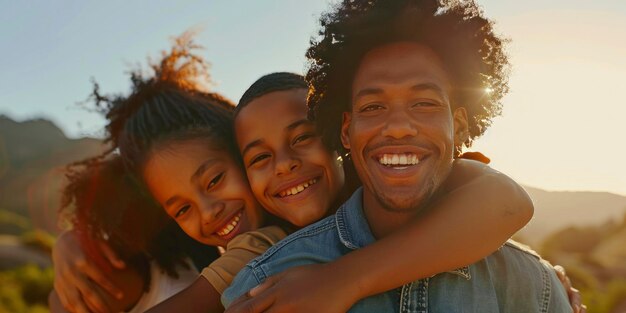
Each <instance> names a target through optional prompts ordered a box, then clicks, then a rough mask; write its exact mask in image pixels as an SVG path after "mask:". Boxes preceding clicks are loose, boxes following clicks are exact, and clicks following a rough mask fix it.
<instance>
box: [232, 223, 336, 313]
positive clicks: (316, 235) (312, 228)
mask: <svg viewBox="0 0 626 313" xmlns="http://www.w3.org/2000/svg"><path fill="white" fill-rule="evenodd" d="M336 233H337V231H336V226H335V219H334V217H333V216H331V217H327V218H325V219H323V220H321V221H319V222H317V223H314V224H312V225H309V226H307V227H305V228H303V229H300V230H299V231H297V232H295V233H293V234H291V235H289V236H287V237H286V238H284V239H283V240H281V241H279V242H278V243H277V244H275V245H274V246H272V247H270V248H269V249H268V250H267V251H266V252H265V253H264V254H263V255H261V256H260V257H258V258H256V259H254V260H252V261H250V263H248V265H246V266H244V267H243V269H242V270H241V271H240V272H239V273H238V274H237V276H236V277H235V279H234V280H233V282H232V284H231V285H230V287H229V288H227V289H226V290H225V291H224V293H223V294H222V304H223V305H224V307H228V306H229V305H230V304H231V303H232V302H233V301H234V300H235V299H237V298H239V297H240V296H241V295H243V294H244V293H246V292H247V291H248V290H250V289H252V288H253V287H255V286H256V285H258V284H260V283H261V282H263V281H264V280H265V279H266V278H267V277H269V276H271V275H274V274H277V273H279V272H282V271H284V270H286V269H288V268H290V267H294V266H298V265H304V264H311V263H322V262H328V261H330V260H331V257H330V256H329V255H328V253H321V252H320V250H321V247H322V246H327V243H328V242H329V241H332V238H333V237H337V235H336Z"/></svg>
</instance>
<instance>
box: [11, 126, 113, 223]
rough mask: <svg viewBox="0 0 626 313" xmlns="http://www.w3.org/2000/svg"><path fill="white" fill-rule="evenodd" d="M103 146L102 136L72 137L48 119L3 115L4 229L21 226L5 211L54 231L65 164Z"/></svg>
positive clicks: (89, 154)
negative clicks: (18, 120)
mask: <svg viewBox="0 0 626 313" xmlns="http://www.w3.org/2000/svg"><path fill="white" fill-rule="evenodd" d="M104 148H105V147H104V145H102V142H101V140H98V139H93V138H81V139H68V138H67V137H66V136H65V135H64V134H63V132H62V131H61V129H59V128H58V127H57V126H56V125H54V124H53V123H52V122H50V121H48V120H45V119H34V120H28V121H24V122H16V121H13V120H12V119H10V118H9V117H6V116H3V115H0V213H4V214H0V233H13V234H16V233H19V232H20V231H21V229H20V228H21V227H20V226H16V224H15V223H10V222H7V221H6V219H3V218H2V217H3V216H4V217H6V216H7V215H9V216H13V218H12V219H15V218H14V217H15V215H18V216H24V217H27V218H29V219H30V220H31V222H32V223H33V224H34V225H35V226H37V227H39V228H43V229H46V230H49V231H55V228H56V227H55V226H56V211H57V209H58V205H59V201H60V192H59V191H60V188H61V186H62V184H63V177H64V175H63V167H64V166H65V165H66V164H68V163H70V162H73V161H76V160H81V159H83V158H86V157H89V156H94V155H97V154H99V153H100V152H101V151H103V150H104ZM22 228H23V227H22Z"/></svg>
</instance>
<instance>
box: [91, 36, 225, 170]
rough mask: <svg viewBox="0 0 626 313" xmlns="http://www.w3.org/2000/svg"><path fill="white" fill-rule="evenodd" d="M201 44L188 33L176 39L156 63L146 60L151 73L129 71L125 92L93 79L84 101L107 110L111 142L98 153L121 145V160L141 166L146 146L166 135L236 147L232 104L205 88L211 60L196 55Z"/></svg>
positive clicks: (149, 148) (108, 139)
mask: <svg viewBox="0 0 626 313" xmlns="http://www.w3.org/2000/svg"><path fill="white" fill-rule="evenodd" d="M199 48H200V46H198V45H196V44H194V42H193V40H192V34H190V33H185V34H184V35H182V36H180V37H178V38H176V39H175V44H174V45H173V47H172V48H171V50H170V51H169V52H167V53H166V52H164V53H163V56H162V58H161V60H160V62H158V63H153V62H149V63H150V72H151V73H147V74H146V73H144V72H142V71H141V70H135V71H131V72H130V81H131V92H130V94H128V95H125V94H112V95H104V94H102V93H101V92H100V86H99V85H98V84H97V83H96V82H94V83H93V84H94V88H93V91H92V94H91V96H90V98H89V99H88V101H93V103H94V104H95V106H96V108H97V109H98V110H99V111H100V112H102V113H103V114H105V116H106V118H107V120H108V124H107V125H106V131H107V136H106V138H105V142H107V143H109V144H110V145H111V148H110V150H108V151H106V152H105V153H104V154H103V155H102V156H100V157H103V156H105V155H107V154H110V153H111V152H113V151H115V150H116V149H119V152H120V154H121V156H122V158H123V160H124V162H125V164H126V165H127V166H129V168H131V169H132V170H134V171H140V170H141V165H142V162H143V161H144V158H145V157H146V156H147V155H148V154H149V152H150V150H151V149H152V148H154V146H155V145H156V144H157V143H161V142H166V141H168V140H170V139H172V140H185V139H194V138H210V139H212V142H214V143H215V144H216V145H218V146H220V147H223V148H226V149H228V150H229V151H232V152H233V153H234V152H235V151H236V147H235V145H234V139H233V138H234V137H233V130H232V114H233V109H234V104H233V103H232V102H230V101H229V100H227V99H226V98H224V97H223V96H221V95H220V94H218V93H214V92H208V91H207V90H208V87H207V84H208V83H209V82H210V76H209V73H208V68H209V64H208V63H207V62H206V61H205V60H204V59H203V58H202V57H201V56H199V55H197V54H195V50H197V49H199ZM233 155H236V154H233ZM96 159H97V158H96ZM87 162H89V161H87Z"/></svg>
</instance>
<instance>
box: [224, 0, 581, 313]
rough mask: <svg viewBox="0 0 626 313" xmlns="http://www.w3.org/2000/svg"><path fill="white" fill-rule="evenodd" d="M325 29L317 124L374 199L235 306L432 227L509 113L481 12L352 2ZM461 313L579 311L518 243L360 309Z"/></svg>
mask: <svg viewBox="0 0 626 313" xmlns="http://www.w3.org/2000/svg"><path fill="white" fill-rule="evenodd" d="M322 25H323V28H322V30H321V31H320V35H321V36H320V38H319V40H318V41H317V42H314V43H313V45H312V47H311V48H310V49H309V51H308V53H307V56H308V57H309V59H310V61H311V66H310V69H309V72H308V74H307V79H308V80H309V82H310V83H311V93H310V95H309V101H310V105H311V113H312V114H313V116H314V118H315V120H316V122H317V127H318V130H319V131H320V133H321V134H322V136H323V139H324V142H325V143H326V144H327V145H328V146H329V147H330V148H331V149H334V150H338V151H342V152H349V153H350V156H351V159H352V161H353V163H354V166H355V169H356V171H357V174H358V176H359V178H360V179H361V181H362V183H363V188H361V189H359V190H357V191H356V192H355V193H354V194H353V196H352V197H351V198H350V199H349V200H348V201H347V202H346V203H345V204H344V205H343V206H342V207H341V208H340V209H339V210H338V211H337V213H336V214H335V216H331V217H328V218H326V219H324V220H322V221H320V222H318V223H316V224H314V225H311V226H309V227H306V228H304V229H302V230H301V231H298V232H296V233H294V234H292V235H291V236H289V237H287V238H286V239H285V240H283V241H281V242H279V243H278V244H277V245H275V246H274V247H272V248H270V249H269V250H268V251H267V253H265V254H264V255H263V256H261V257H259V258H257V259H255V260H254V261H252V262H251V263H250V264H248V266H247V267H246V268H244V269H243V270H242V271H241V272H240V273H239V275H238V276H237V278H236V279H235V281H234V282H233V284H232V285H231V288H229V289H227V290H226V292H225V293H224V294H223V298H222V300H223V302H224V304H225V305H226V306H228V305H229V304H230V303H231V302H232V301H233V300H234V299H236V298H238V297H239V296H241V295H242V294H244V293H245V292H246V291H248V290H249V289H250V288H252V287H254V286H256V285H258V284H259V283H261V282H263V281H264V280H265V279H266V278H267V277H269V276H271V275H274V274H276V273H279V272H281V271H284V270H285V269H287V268H290V267H294V266H298V265H304V264H313V263H323V262H329V261H332V260H335V259H337V258H339V257H341V256H342V255H345V254H347V253H349V252H350V251H353V250H354V249H358V248H362V247H364V246H366V245H369V244H371V243H373V242H375V241H376V240H377V239H380V238H384V237H386V236H388V235H390V234H392V233H394V232H395V231H397V230H398V229H401V228H402V226H404V225H406V224H407V223H409V222H410V221H412V220H414V219H419V218H422V217H423V213H424V211H425V210H426V208H427V207H429V205H430V204H432V202H433V201H434V199H436V198H437V196H438V194H439V193H440V189H442V188H441V187H442V184H443V182H444V181H445V180H446V178H447V177H448V174H449V173H450V170H451V168H452V164H453V160H454V158H455V157H457V156H458V155H459V153H460V150H461V148H462V147H463V145H468V144H470V143H471V141H472V140H473V139H474V138H476V137H478V136H480V135H481V134H482V133H483V132H484V130H485V129H486V127H487V126H489V124H490V121H491V119H492V118H493V117H494V116H496V115H497V114H499V113H500V109H501V105H500V99H501V98H502V96H503V95H504V94H505V93H506V91H507V75H506V71H507V67H508V60H507V57H506V55H505V53H504V50H503V45H502V44H503V41H502V40H501V39H500V38H499V37H498V36H496V35H495V34H494V33H493V30H492V22H491V21H489V20H487V19H485V18H484V17H482V12H481V11H480V10H479V9H478V8H477V6H476V5H475V4H474V3H473V2H472V1H463V2H461V1H435V0H423V1H419V0H414V1H410V0H379V1H371V0H370V1H358V0H346V1H343V2H342V3H341V4H339V5H338V6H337V8H336V9H335V11H334V12H331V13H330V14H327V15H325V16H324V17H323V20H322ZM486 90H490V91H491V92H489V93H487V92H485V91H486ZM416 266H417V265H416ZM460 311H463V312H570V311H571V307H570V305H569V302H568V299H567V296H566V294H565V291H564V290H563V288H562V287H561V286H560V284H559V282H558V279H557V278H556V276H555V274H554V273H553V271H552V269H551V268H550V267H549V266H548V265H547V264H546V262H544V261H542V260H541V259H540V258H539V257H538V256H537V255H535V254H533V253H532V252H529V251H526V250H524V249H522V248H520V247H518V246H516V245H515V244H512V243H507V244H506V245H505V246H503V247H502V248H501V249H499V250H498V251H496V252H494V253H493V254H491V255H490V256H488V257H487V258H485V259H483V260H481V261H479V262H477V263H475V264H472V265H470V266H467V267H464V268H460V269H457V270H454V271H451V272H447V273H441V274H438V275H435V276H433V277H430V278H426V279H422V280H418V281H415V282H410V283H408V284H406V285H404V286H402V287H401V288H399V289H395V290H392V291H388V292H386V293H382V294H378V295H374V296H371V297H367V298H365V299H363V300H361V301H359V302H357V303H356V304H355V305H354V306H353V307H352V308H351V310H350V312H460Z"/></svg>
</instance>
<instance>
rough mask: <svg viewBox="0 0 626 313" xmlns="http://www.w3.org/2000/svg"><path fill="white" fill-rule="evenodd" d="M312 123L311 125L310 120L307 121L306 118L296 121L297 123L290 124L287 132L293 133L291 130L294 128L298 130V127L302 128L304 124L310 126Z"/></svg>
mask: <svg viewBox="0 0 626 313" xmlns="http://www.w3.org/2000/svg"><path fill="white" fill-rule="evenodd" d="M310 123H311V121H309V120H307V119H305V118H304V119H301V120H297V121H295V122H293V123H291V124H289V126H287V127H286V128H287V130H288V131H291V130H293V129H294V128H296V127H298V126H300V125H302V124H310Z"/></svg>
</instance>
